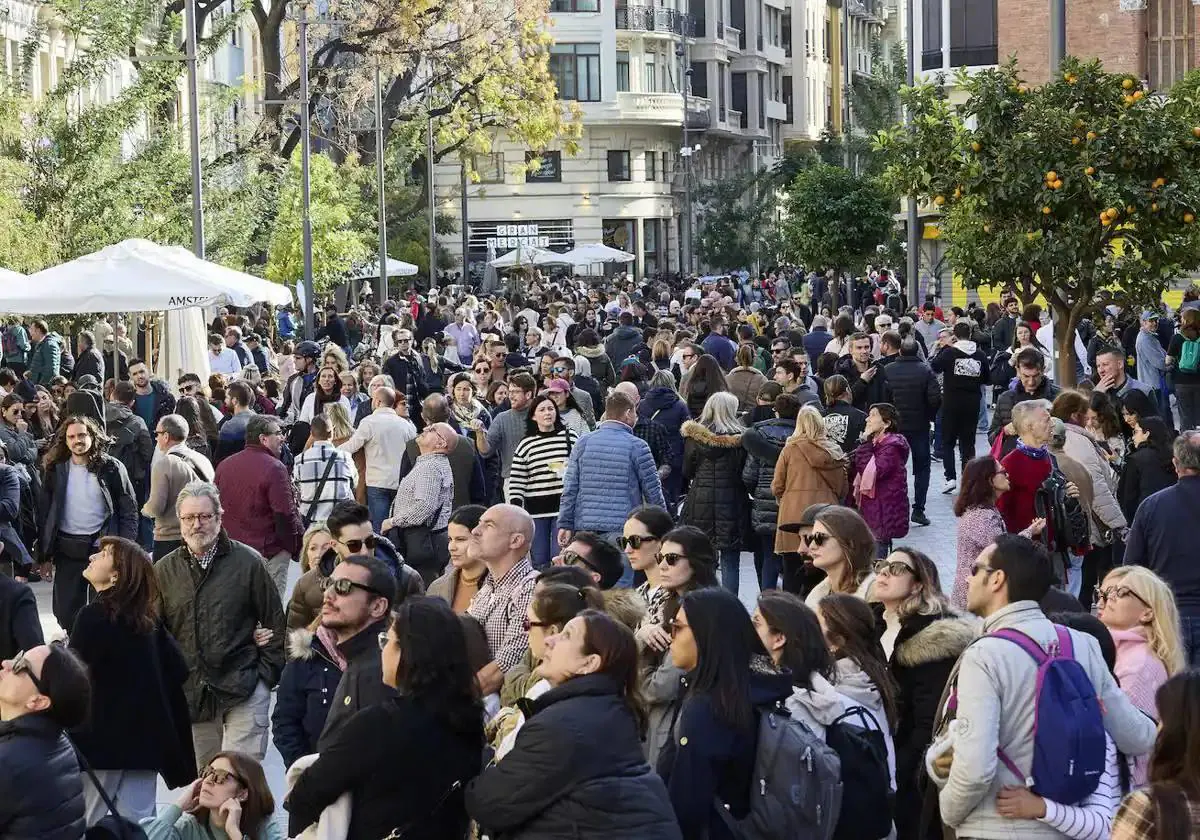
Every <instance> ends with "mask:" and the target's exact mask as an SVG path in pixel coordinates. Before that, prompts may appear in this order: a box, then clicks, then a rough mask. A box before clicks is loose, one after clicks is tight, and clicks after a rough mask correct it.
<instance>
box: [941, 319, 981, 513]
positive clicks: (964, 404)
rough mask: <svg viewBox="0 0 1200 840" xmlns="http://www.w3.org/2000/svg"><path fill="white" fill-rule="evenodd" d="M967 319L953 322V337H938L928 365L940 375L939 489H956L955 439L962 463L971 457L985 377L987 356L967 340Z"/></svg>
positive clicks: (968, 333)
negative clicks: (943, 473)
mask: <svg viewBox="0 0 1200 840" xmlns="http://www.w3.org/2000/svg"><path fill="white" fill-rule="evenodd" d="M971 332H972V331H971V323H970V322H969V321H968V320H966V319H963V320H961V321H958V322H956V323H955V324H954V337H953V339H952V340H950V339H945V338H943V339H939V341H938V346H939V347H940V349H939V350H938V351H937V355H935V356H934V357H933V359H932V360H931V361H930V367H932V368H933V369H934V371H936V372H937V373H940V374H941V375H942V386H943V391H944V394H945V396H944V398H943V403H942V468H943V469H944V470H945V471H946V485H945V487H943V488H942V492H943V493H952V492H953V491H955V490H957V489H958V481H957V480H956V477H955V471H954V447H955V444H956V443H957V445H958V451H959V454H960V455H961V456H962V463H963V466H964V467H966V464H967V461H969V460H971V459H972V458H974V457H975V433H976V427H977V426H978V423H979V403H980V401H981V400H982V399H983V386H984V385H985V384H986V383H987V381H988V378H989V377H988V363H987V357H986V356H985V355H984V353H983V350H982V349H980V347H979V345H978V344H976V343H975V342H974V341H972V340H971Z"/></svg>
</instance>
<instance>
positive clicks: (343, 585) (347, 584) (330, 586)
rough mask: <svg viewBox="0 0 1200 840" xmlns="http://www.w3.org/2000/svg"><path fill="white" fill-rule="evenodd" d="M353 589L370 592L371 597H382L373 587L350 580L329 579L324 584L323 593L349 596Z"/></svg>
mask: <svg viewBox="0 0 1200 840" xmlns="http://www.w3.org/2000/svg"><path fill="white" fill-rule="evenodd" d="M355 589H361V590H362V591H363V592H370V593H371V594H372V595H378V596H379V597H381V598H382V597H384V595H383V593H382V592H380V591H379V590H378V589H376V588H375V587H374V586H367V585H366V584H365V583H359V582H358V581H354V580H350V578H330V579H329V582H328V583H326V584H325V591H326V592H328V591H330V590H333V593H334V594H335V595H349V594H350V593H351V592H353V591H354V590H355Z"/></svg>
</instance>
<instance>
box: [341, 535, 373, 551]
mask: <svg viewBox="0 0 1200 840" xmlns="http://www.w3.org/2000/svg"><path fill="white" fill-rule="evenodd" d="M338 542H340V543H341V544H342V545H344V546H346V548H348V549H350V551H351V553H353V554H358V552H360V551H362V550H363V546H366V547H367V548H369V549H371V550H372V551H374V550H375V546H376V544H378V542H379V540H377V539H375V535H374V534H371V535H370V536H369V537H365V538H364V539H361V540H338Z"/></svg>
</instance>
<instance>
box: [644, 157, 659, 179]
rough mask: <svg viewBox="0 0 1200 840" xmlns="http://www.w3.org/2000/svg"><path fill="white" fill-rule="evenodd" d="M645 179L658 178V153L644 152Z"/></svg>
mask: <svg viewBox="0 0 1200 840" xmlns="http://www.w3.org/2000/svg"><path fill="white" fill-rule="evenodd" d="M646 180H647V181H657V180H658V153H657V152H646Z"/></svg>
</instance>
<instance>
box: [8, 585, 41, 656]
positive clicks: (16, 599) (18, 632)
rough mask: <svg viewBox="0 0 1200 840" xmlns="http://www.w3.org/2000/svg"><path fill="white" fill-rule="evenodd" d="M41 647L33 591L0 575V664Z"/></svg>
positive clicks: (39, 624)
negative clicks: (18, 654) (23, 652)
mask: <svg viewBox="0 0 1200 840" xmlns="http://www.w3.org/2000/svg"><path fill="white" fill-rule="evenodd" d="M45 643H46V642H45V640H44V639H43V637H42V622H41V621H40V620H39V618H38V608H37V599H36V598H34V596H33V590H32V589H30V588H29V585H28V584H26V583H20V582H19V581H16V580H13V579H12V578H10V577H8V576H7V575H3V574H0V661H3V660H5V659H12V658H13V657H14V656H16V655H17V653H18V652H20V651H22V650H33V649H34V648H35V647H37V646H38V645H43V644H45Z"/></svg>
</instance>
